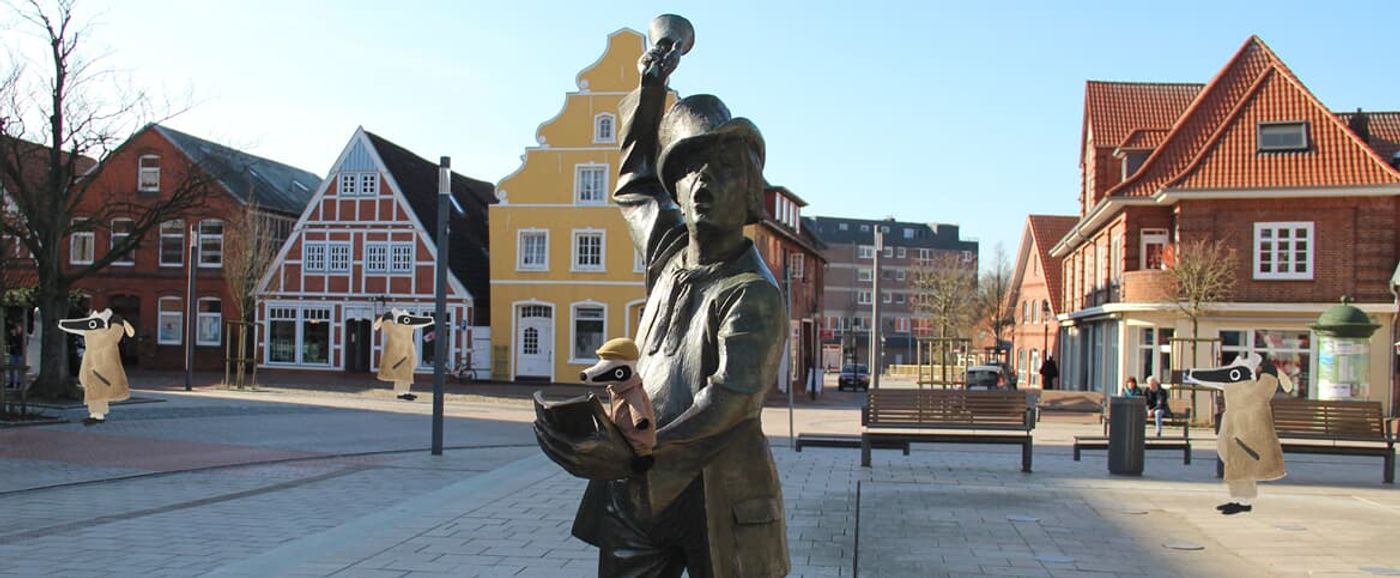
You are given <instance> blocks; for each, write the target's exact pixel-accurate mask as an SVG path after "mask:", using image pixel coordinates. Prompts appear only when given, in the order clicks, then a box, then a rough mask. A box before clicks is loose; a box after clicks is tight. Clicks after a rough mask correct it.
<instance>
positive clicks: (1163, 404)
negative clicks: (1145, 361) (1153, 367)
mask: <svg viewBox="0 0 1400 578" xmlns="http://www.w3.org/2000/svg"><path fill="white" fill-rule="evenodd" d="M1142 393H1143V397H1146V398H1147V415H1150V416H1152V421H1153V423H1155V424H1156V425H1157V437H1162V418H1165V417H1171V415H1172V408H1171V406H1170V405H1168V404H1167V390H1165V389H1162V383H1161V382H1160V381H1157V376H1155V375H1149V376H1147V390H1146V391H1144V392H1142Z"/></svg>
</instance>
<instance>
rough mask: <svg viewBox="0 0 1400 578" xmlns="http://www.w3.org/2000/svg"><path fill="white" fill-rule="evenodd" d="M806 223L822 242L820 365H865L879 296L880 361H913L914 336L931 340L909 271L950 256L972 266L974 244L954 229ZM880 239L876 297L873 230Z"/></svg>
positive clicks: (832, 220) (828, 220)
mask: <svg viewBox="0 0 1400 578" xmlns="http://www.w3.org/2000/svg"><path fill="white" fill-rule="evenodd" d="M805 220H806V221H807V225H808V226H809V227H811V229H812V230H813V231H815V232H816V234H817V236H818V237H820V238H821V239H822V241H823V242H825V243H826V249H825V250H824V251H823V252H822V255H823V256H824V257H826V259H827V263H828V265H827V273H826V298H825V300H824V301H823V309H822V315H823V323H822V327H823V328H824V329H823V330H822V365H823V366H824V367H825V368H826V369H828V370H833V369H839V368H840V366H841V365H842V364H843V363H845V362H850V361H854V362H857V363H869V360H870V331H871V328H872V327H873V324H872V323H871V317H872V311H871V308H872V305H873V304H874V300H875V299H880V300H881V303H882V309H881V312H880V317H881V323H882V324H883V326H884V334H885V364H886V365H890V364H903V363H914V362H915V361H914V357H915V356H914V351H915V338H916V337H918V336H920V335H928V327H927V326H926V324H925V323H923V322H922V321H923V320H920V319H918V314H917V312H916V311H915V309H914V307H913V305H912V302H913V299H912V298H911V297H912V296H913V293H914V284H913V282H914V272H915V271H916V270H917V268H918V267H920V266H926V265H928V264H929V263H931V262H933V261H934V259H935V257H936V256H937V255H939V254H940V253H952V254H955V255H956V256H957V257H958V258H960V259H963V260H964V261H965V262H967V263H968V264H969V265H971V266H973V267H974V268H975V267H976V266H977V241H968V240H963V239H961V238H960V237H959V231H958V226H957V225H949V224H942V223H909V222H904V221H894V220H884V221H879V220H868V219H845V218H840V217H813V218H810V219H805ZM876 227H882V228H883V229H884V234H885V252H884V255H882V256H881V259H880V269H881V271H880V273H879V274H880V275H881V281H880V293H881V295H878V296H877V295H874V294H873V292H872V286H871V282H872V280H873V279H874V275H876V272H875V270H874V269H875V228H876Z"/></svg>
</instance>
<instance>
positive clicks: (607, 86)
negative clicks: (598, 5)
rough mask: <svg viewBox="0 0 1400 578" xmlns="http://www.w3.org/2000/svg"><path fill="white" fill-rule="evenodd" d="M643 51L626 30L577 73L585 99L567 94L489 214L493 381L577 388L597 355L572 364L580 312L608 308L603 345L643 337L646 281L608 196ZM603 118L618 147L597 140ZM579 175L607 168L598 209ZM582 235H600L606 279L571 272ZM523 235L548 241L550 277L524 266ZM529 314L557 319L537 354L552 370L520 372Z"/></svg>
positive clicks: (501, 188)
mask: <svg viewBox="0 0 1400 578" xmlns="http://www.w3.org/2000/svg"><path fill="white" fill-rule="evenodd" d="M642 50H643V39H642V36H641V35H640V34H638V33H637V32H634V31H632V30H620V31H618V32H615V33H613V34H612V35H611V36H609V37H608V42H607V48H606V50H605V52H604V54H603V55H602V57H600V58H599V59H598V60H597V61H596V62H594V63H593V64H592V65H590V66H589V67H588V68H585V69H584V70H583V71H582V72H580V73H579V75H578V78H577V79H576V84H577V85H578V88H579V90H578V91H576V92H569V93H567V94H566V95H565V97H564V107H563V109H562V110H561V111H560V113H559V114H558V116H556V117H555V118H553V119H550V120H548V121H546V122H545V123H544V124H542V125H540V127H539V129H538V131H537V133H536V140H537V142H538V143H539V146H535V147H529V148H527V149H526V150H525V157H524V162H523V164H522V165H521V167H520V168H519V169H518V170H517V171H516V172H515V173H513V174H511V175H509V176H507V177H506V178H504V179H502V180H501V181H500V183H498V184H497V187H496V190H497V196H498V197H499V198H500V199H501V202H500V204H498V205H493V206H492V207H491V208H490V229H491V230H490V235H491V299H492V303H491V308H492V311H491V318H492V324H493V325H494V328H493V329H494V330H493V332H492V348H493V350H494V351H495V353H496V363H495V366H494V368H493V377H494V378H496V379H502V380H515V379H516V378H517V377H522V376H528V377H534V378H543V379H547V380H550V381H556V382H568V381H574V380H577V379H578V374H579V372H580V371H581V370H582V369H584V368H586V367H588V366H589V365H591V364H593V363H594V362H595V361H596V360H595V359H594V356H593V354H592V352H591V351H589V352H588V355H587V356H586V357H582V358H580V357H576V356H574V355H573V353H574V349H575V346H576V345H578V343H576V342H575V338H574V336H573V334H574V326H575V324H574V323H573V320H572V312H573V310H574V307H575V306H578V305H584V304H587V306H593V307H602V308H603V309H604V311H605V317H606V320H605V322H604V327H605V328H604V330H603V334H602V336H601V338H602V339H604V340H606V339H609V338H613V337H621V336H624V335H626V336H629V337H635V336H636V327H635V326H636V321H635V319H636V318H637V317H636V315H637V314H639V313H640V310H641V302H642V300H643V298H644V291H645V289H644V286H643V275H642V272H641V271H640V270H639V269H638V267H637V261H636V250H635V248H634V246H633V243H632V239H631V235H630V234H629V232H628V230H627V227H626V225H625V223H624V221H623V219H622V214H621V212H620V211H619V210H618V208H617V206H616V205H615V204H613V203H612V200H611V194H612V191H613V188H614V186H615V185H616V179H617V171H618V162H619V157H620V154H619V152H618V140H617V139H618V138H620V134H619V133H620V131H621V128H622V127H621V125H620V118H619V117H620V115H619V114H618V104H619V103H620V101H621V100H622V97H623V96H625V95H626V94H627V93H628V92H629V91H631V90H633V89H634V88H636V86H637V83H638V81H639V75H638V73H637V68H636V62H637V59H638V58H640V57H641V55H642ZM600 115H611V117H610V118H611V119H612V133H613V134H612V136H613V138H611V139H606V138H604V139H599V138H595V137H597V136H599V135H598V134H597V130H598V124H597V123H598V121H599V119H600V118H601V117H600ZM580 167H599V168H601V171H602V174H603V175H604V177H603V178H604V179H605V181H604V184H603V186H602V192H603V194H602V198H601V199H600V200H599V201H597V202H583V201H580V199H579V198H578V196H577V193H578V191H579V187H580V186H581V185H580V182H579V178H578V177H579V170H580ZM575 231H588V232H599V233H602V234H603V237H604V243H603V247H604V257H603V267H602V269H601V270H598V271H579V270H576V267H574V266H573V265H574V233H575ZM522 232H530V233H534V232H545V233H546V234H547V239H548V262H547V267H545V268H544V269H543V270H526V268H523V267H521V266H520V265H521V251H520V239H521V233H522ZM531 305H535V306H546V307H548V308H549V309H548V310H549V311H551V312H552V317H551V318H550V325H549V328H548V331H547V333H548V334H549V336H548V339H547V343H545V344H542V345H541V346H540V347H541V351H542V353H540V354H537V355H543V352H547V353H548V356H549V359H548V362H547V363H542V362H538V361H536V362H531V363H522V358H521V355H520V354H521V351H519V350H520V348H521V346H522V344H523V343H524V342H523V340H524V339H525V335H524V333H523V331H524V330H523V329H522V327H524V324H522V323H521V315H522V314H523V313H526V312H527V311H528V312H532V313H533V312H536V311H538V309H534V308H531V309H526V308H528V307H530V306H531ZM599 344H601V343H599ZM590 347H591V345H590ZM584 349H589V347H585V348H584ZM529 359H538V357H531V358H529ZM530 367H534V368H535V369H533V370H531V369H530ZM522 369H524V370H526V372H527V373H522Z"/></svg>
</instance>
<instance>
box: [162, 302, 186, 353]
mask: <svg viewBox="0 0 1400 578" xmlns="http://www.w3.org/2000/svg"><path fill="white" fill-rule="evenodd" d="M166 302H173V303H175V304H176V307H175V309H174V311H166V310H165V308H164V307H163V306H162V304H163V303H166ZM171 316H173V317H175V327H176V330H175V336H174V337H168V336H166V335H165V334H164V333H162V332H161V330H160V329H161V326H162V325H164V324H165V318H166V317H171ZM184 334H185V303H184V300H183V299H181V298H179V297H161V298H160V299H157V300H156V343H158V344H160V345H179V344H181V343H183V342H184V341H183V339H182V338H183V337H184Z"/></svg>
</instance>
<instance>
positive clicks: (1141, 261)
mask: <svg viewBox="0 0 1400 578" xmlns="http://www.w3.org/2000/svg"><path fill="white" fill-rule="evenodd" d="M1168 239H1169V237H1168V236H1167V230H1166V229H1143V230H1141V231H1139V232H1138V270H1139V271H1146V270H1147V269H1148V267H1147V248H1148V247H1149V246H1152V245H1161V246H1162V250H1161V251H1160V252H1159V253H1158V254H1159V255H1166V251H1167V242H1168ZM1166 266H1167V262H1166V259H1162V263H1161V267H1160V268H1162V269H1165V268H1166Z"/></svg>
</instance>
